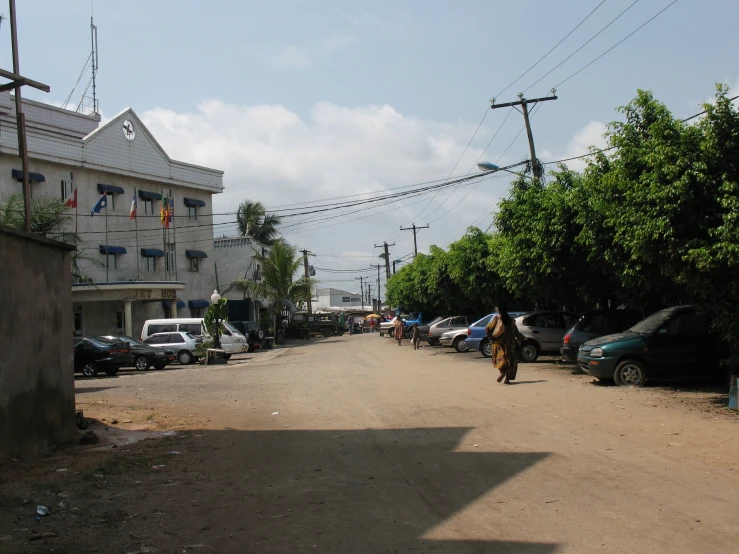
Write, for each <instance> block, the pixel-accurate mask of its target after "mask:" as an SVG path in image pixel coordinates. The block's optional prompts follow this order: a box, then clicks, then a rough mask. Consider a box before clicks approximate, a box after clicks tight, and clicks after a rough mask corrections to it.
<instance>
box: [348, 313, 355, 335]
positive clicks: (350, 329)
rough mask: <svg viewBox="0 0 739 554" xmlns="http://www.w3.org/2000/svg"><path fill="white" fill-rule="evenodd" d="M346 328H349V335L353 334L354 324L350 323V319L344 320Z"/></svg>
mask: <svg viewBox="0 0 739 554" xmlns="http://www.w3.org/2000/svg"><path fill="white" fill-rule="evenodd" d="M346 322H347V326H348V327H349V335H353V334H354V323H353V322H352V317H347V318H346Z"/></svg>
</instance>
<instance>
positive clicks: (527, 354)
mask: <svg viewBox="0 0 739 554" xmlns="http://www.w3.org/2000/svg"><path fill="white" fill-rule="evenodd" d="M578 319H580V315H579V314H574V313H569V312H556V311H541V312H531V313H529V314H526V315H523V316H520V317H517V318H516V325H517V326H518V330H519V332H520V333H521V334H522V335H523V336H524V337H526V341H525V342H524V343H523V344H522V345H521V348H520V349H519V351H518V354H519V360H520V361H522V362H529V363H531V362H535V361H536V359H537V358H538V357H539V356H540V355H541V354H559V348H560V346H561V345H562V339H563V338H564V336H565V334H567V330H568V329H570V328H572V326H573V325H574V324H575V322H576V321H577V320H578Z"/></svg>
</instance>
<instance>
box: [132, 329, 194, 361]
mask: <svg viewBox="0 0 739 554" xmlns="http://www.w3.org/2000/svg"><path fill="white" fill-rule="evenodd" d="M202 342H203V339H202V338H200V337H196V336H194V335H192V334H190V333H185V332H184V331H178V332H176V333H154V334H153V335H151V336H150V337H148V338H147V339H146V340H145V341H144V343H145V344H147V345H149V346H153V347H155V348H167V349H169V350H174V351H175V352H176V353H177V354H176V356H177V361H178V362H180V363H181V364H183V365H187V364H191V363H193V362H194V361H197V360H198V353H197V349H198V346H199V345H200V344H202Z"/></svg>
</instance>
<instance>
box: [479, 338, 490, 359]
mask: <svg viewBox="0 0 739 554" xmlns="http://www.w3.org/2000/svg"><path fill="white" fill-rule="evenodd" d="M480 352H482V355H483V356H485V357H486V358H492V357H493V345H492V344H490V341H489V340H488V339H485V340H484V341H482V343H481V344H480Z"/></svg>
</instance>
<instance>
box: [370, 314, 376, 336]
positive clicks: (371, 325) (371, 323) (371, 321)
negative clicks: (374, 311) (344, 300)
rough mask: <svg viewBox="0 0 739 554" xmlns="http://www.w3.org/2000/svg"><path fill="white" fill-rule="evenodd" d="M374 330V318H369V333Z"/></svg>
mask: <svg viewBox="0 0 739 554" xmlns="http://www.w3.org/2000/svg"><path fill="white" fill-rule="evenodd" d="M374 332H375V318H374V317H373V318H370V333H374Z"/></svg>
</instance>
